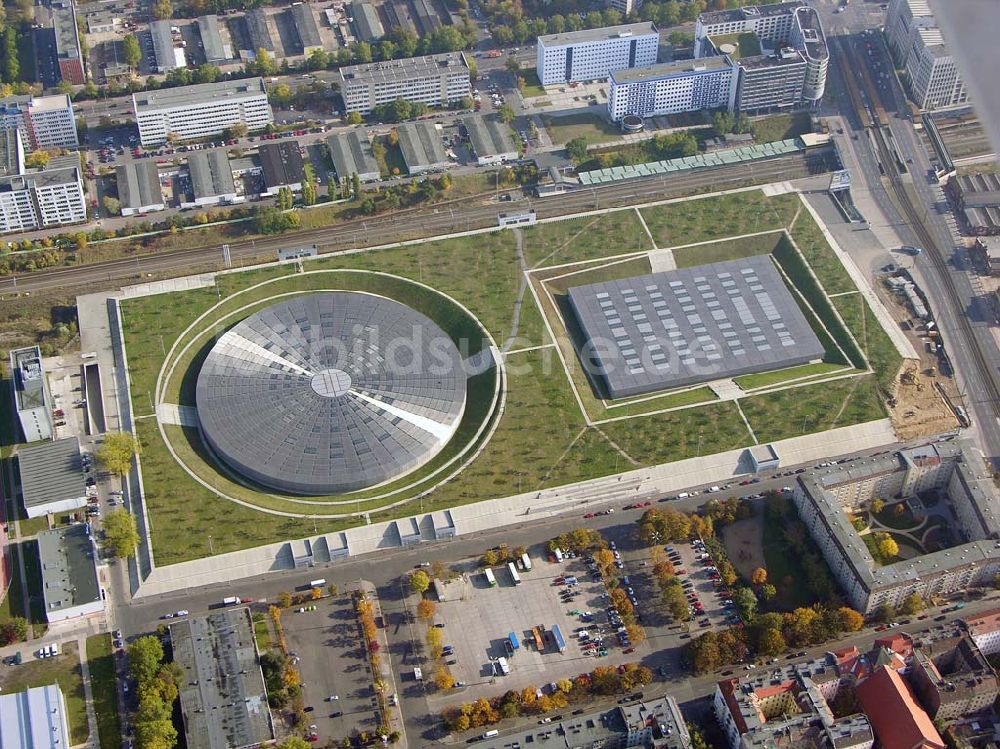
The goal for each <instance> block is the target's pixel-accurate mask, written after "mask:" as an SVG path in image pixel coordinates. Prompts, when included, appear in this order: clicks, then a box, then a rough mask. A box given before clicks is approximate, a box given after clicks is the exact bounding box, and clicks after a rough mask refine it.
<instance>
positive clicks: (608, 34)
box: [535, 22, 660, 86]
mask: <svg viewBox="0 0 1000 749" xmlns="http://www.w3.org/2000/svg"><path fill="white" fill-rule="evenodd" d="M659 44H660V35H659V32H658V31H657V30H656V27H655V26H654V25H653V24H652V23H649V22H645V23H630V24H625V25H622V26H606V27H604V28H600V29H588V30H585V31H569V32H566V33H564V34H549V35H547V36H540V37H538V47H537V49H536V60H535V70H536V72H537V73H538V80H539V81H541V83H542V85H543V86H548V85H551V84H557V83H571V82H574V81H592V80H603V79H605V78H607V77H608V76H609V75H610V74H611V71H613V70H625V69H627V68H646V67H649V66H650V65H653V64H654V63H655V62H656V55H657V50H658V47H659Z"/></svg>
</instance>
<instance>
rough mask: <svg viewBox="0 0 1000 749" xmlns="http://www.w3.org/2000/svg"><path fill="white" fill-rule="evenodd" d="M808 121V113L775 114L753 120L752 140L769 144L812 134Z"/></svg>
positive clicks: (810, 124)
mask: <svg viewBox="0 0 1000 749" xmlns="http://www.w3.org/2000/svg"><path fill="white" fill-rule="evenodd" d="M810 119H811V118H810V116H809V113H808V112H794V113H792V114H776V115H771V116H770V117H761V118H759V119H755V120H754V121H753V132H754V138H755V139H756V141H757V142H758V143H770V142H772V141H775V140H787V139H788V138H794V137H796V136H798V135H803V134H804V133H809V132H812V123H811V122H810Z"/></svg>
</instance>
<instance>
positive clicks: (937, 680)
mask: <svg viewBox="0 0 1000 749" xmlns="http://www.w3.org/2000/svg"><path fill="white" fill-rule="evenodd" d="M909 680H910V683H911V684H912V685H913V691H914V692H915V693H916V695H917V697H918V698H919V700H920V703H921V704H922V705H923V706H924V709H926V710H927V713H928V714H929V715H930V716H931V718H934V719H938V720H943V721H952V720H955V719H956V718H961V717H963V716H966V715H975V714H976V713H979V712H982V711H983V710H985V709H986V708H988V707H990V705H992V704H993V701H994V700H995V699H996V696H997V690H998V688H1000V682H998V680H997V676H996V673H994V671H993V667H992V666H991V665H990V664H989V661H987V660H986V656H985V655H983V653H982V652H981V651H980V650H979V648H978V647H976V643H975V642H974V641H973V640H972V638H971V637H970V636H969V635H968V633H966V632H963V631H961V630H959V631H958V632H956V633H955V634H954V636H950V637H941V638H934V639H932V640H929V641H928V642H925V643H922V644H921V647H919V648H916V649H915V650H914V652H913V665H912V667H911V669H910V674H909Z"/></svg>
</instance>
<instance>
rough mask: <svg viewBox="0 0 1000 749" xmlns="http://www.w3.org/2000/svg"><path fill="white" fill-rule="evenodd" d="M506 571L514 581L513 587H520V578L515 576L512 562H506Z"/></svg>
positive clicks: (515, 571)
mask: <svg viewBox="0 0 1000 749" xmlns="http://www.w3.org/2000/svg"><path fill="white" fill-rule="evenodd" d="M507 571H508V572H509V573H510V579H511V580H513V581H514V585H520V584H521V576H520V575H519V574H517V567H515V566H514V563H513V562H507Z"/></svg>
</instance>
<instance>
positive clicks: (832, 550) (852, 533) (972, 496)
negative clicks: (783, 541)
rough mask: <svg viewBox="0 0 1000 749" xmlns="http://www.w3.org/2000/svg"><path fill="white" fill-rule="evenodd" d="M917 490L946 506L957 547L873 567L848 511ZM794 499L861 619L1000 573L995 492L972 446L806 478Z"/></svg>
mask: <svg viewBox="0 0 1000 749" xmlns="http://www.w3.org/2000/svg"><path fill="white" fill-rule="evenodd" d="M921 492H935V493H936V494H937V495H938V496H939V498H940V499H939V501H941V502H945V503H947V508H948V510H949V511H950V513H951V521H950V522H949V529H950V531H951V532H952V533H953V534H954V536H955V537H957V540H958V542H959V543H958V544H957V545H954V546H952V547H951V548H943V549H940V550H937V551H933V552H930V553H927V554H923V555H920V556H916V557H912V558H910V559H906V560H903V561H898V562H895V563H893V564H888V565H883V566H879V565H878V564H876V563H875V561H874V559H873V558H872V556H871V554H870V553H869V552H868V548H867V546H865V544H864V542H863V541H862V540H861V537H860V536H859V535H858V533H857V531H856V530H855V529H854V527H853V526H852V525H851V523H850V519H849V518H848V514H847V513H848V512H853V511H855V510H859V509H862V508H865V507H866V506H867V505H868V503H870V502H871V501H872V500H873V499H875V498H880V499H884V500H887V501H888V500H892V499H894V498H900V499H901V500H904V501H906V500H908V499H910V498H912V497H913V496H914V495H916V494H917V493H921ZM792 497H793V501H794V503H795V506H796V508H797V509H798V513H799V518H800V519H801V520H802V522H803V523H804V524H805V526H806V528H807V530H808V531H809V534H810V536H812V538H813V541H814V542H815V544H816V547H817V548H818V549H819V551H820V552H821V553H822V554H823V557H824V558H825V560H826V562H827V565H828V566H829V567H830V571H831V573H832V574H833V576H834V577H835V578H836V579H837V580H838V582H839V583H840V585H841V587H842V588H843V590H844V592H845V594H846V597H847V599H848V600H849V601H850V604H851V606H853V607H854V608H856V609H858V610H859V611H862V612H864V613H866V614H867V613H871V612H872V611H874V610H875V609H877V608H878V607H879V606H881V605H882V604H889V605H892V606H898V605H899V604H900V603H901V602H902V601H903V599H905V598H906V597H907V596H908V595H910V594H914V593H915V594H917V595H919V596H921V597H924V598H929V597H931V596H946V595H949V594H952V593H956V592H959V591H963V590H965V589H967V588H969V587H972V586H976V585H982V584H986V583H992V581H993V579H994V578H995V576H996V575H997V573H998V572H1000V549H998V548H997V543H996V541H995V540H994V539H996V538H998V537H1000V518H998V516H997V512H996V510H995V509H994V508H995V507H996V504H997V496H996V490H995V488H994V487H993V483H992V479H991V478H990V475H989V473H988V472H987V471H986V468H985V464H984V462H983V459H982V456H981V455H978V454H977V453H976V451H975V449H974V447H973V446H972V444H971V443H968V442H965V441H961V442H955V443H947V442H945V443H934V444H930V445H922V446H917V447H913V448H909V449H907V450H903V451H900V452H899V453H894V454H890V455H886V456H880V457H878V458H874V459H872V458H869V459H864V460H856V461H850V462H847V463H843V464H840V465H837V466H832V467H830V468H824V469H819V470H816V471H811V472H808V473H804V474H802V475H801V476H799V477H798V479H797V480H796V486H795V489H794V492H793V495H792ZM913 501H915V500H913Z"/></svg>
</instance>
